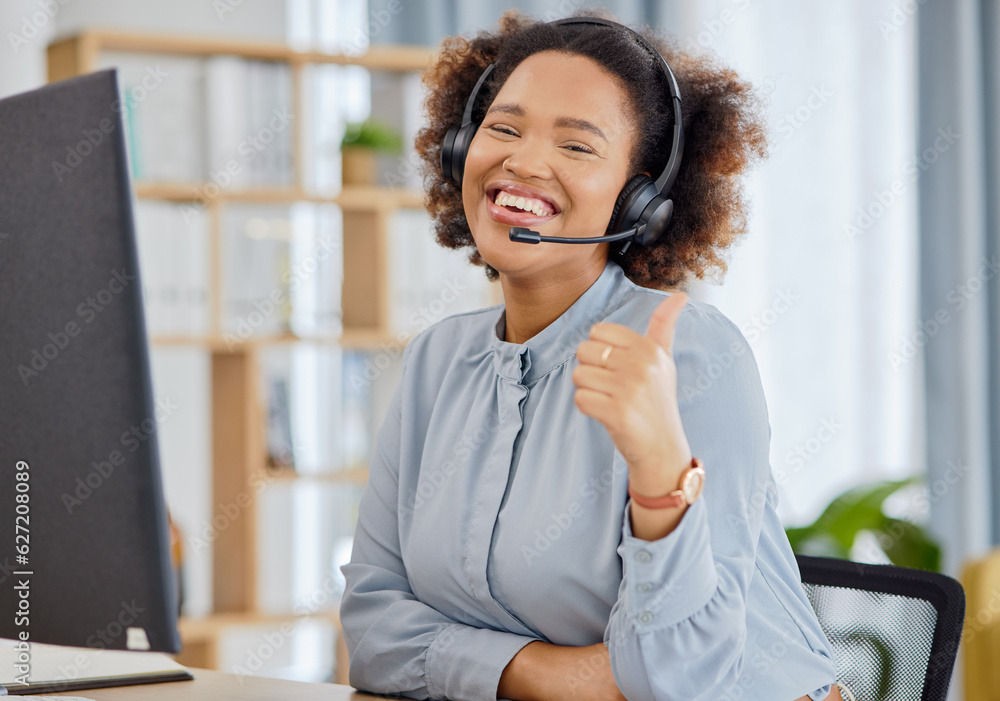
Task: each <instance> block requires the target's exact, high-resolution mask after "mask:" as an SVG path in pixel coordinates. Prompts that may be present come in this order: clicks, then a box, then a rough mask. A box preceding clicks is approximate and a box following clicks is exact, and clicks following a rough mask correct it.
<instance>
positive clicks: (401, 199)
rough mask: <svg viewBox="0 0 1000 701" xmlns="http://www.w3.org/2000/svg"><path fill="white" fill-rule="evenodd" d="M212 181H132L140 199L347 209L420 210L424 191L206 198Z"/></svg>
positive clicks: (233, 193) (282, 191)
mask: <svg viewBox="0 0 1000 701" xmlns="http://www.w3.org/2000/svg"><path fill="white" fill-rule="evenodd" d="M209 185H214V183H207V182H206V183H143V182H138V183H136V184H135V187H134V189H135V196H136V197H138V198H140V199H149V200H167V201H170V202H192V203H199V204H201V205H204V201H205V200H218V201H220V202H251V203H254V204H258V203H265V204H292V203H295V202H316V203H326V204H335V205H338V206H339V207H341V208H342V209H344V210H349V211H361V212H364V211H376V210H390V211H391V210H394V209H423V207H424V194H423V193H422V192H416V191H413V190H407V189H404V188H398V187H394V188H393V187H379V186H377V185H345V186H344V187H343V188H342V189H341V191H340V193H338V194H336V195H317V194H310V193H308V192H306V191H305V190H302V189H299V188H253V189H240V190H225V189H223V190H222V191H221V192H219V193H218V195H216V196H215V197H208V195H209V190H207V189H206V188H208V186H209Z"/></svg>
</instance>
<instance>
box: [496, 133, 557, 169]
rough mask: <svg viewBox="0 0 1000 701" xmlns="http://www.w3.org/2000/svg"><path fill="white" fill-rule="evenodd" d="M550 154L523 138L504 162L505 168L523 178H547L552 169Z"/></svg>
mask: <svg viewBox="0 0 1000 701" xmlns="http://www.w3.org/2000/svg"><path fill="white" fill-rule="evenodd" d="M547 159H548V154H546V152H545V149H544V148H542V147H541V146H539V145H538V144H534V143H531V141H530V140H529V139H523V140H522V141H521V143H520V144H518V147H517V148H515V149H513V150H512V151H511V152H510V155H509V156H507V158H506V160H504V162H503V169H504V170H505V171H506V172H508V173H510V174H511V175H516V176H518V177H521V178H530V177H536V178H547V177H549V175H551V173H552V170H551V168H550V167H549V164H548V160H547Z"/></svg>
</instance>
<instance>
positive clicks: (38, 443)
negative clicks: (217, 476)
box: [0, 70, 179, 652]
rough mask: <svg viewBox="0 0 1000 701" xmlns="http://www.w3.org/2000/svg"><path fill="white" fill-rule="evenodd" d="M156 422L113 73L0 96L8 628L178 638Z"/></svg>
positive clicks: (0, 357) (0, 451) (42, 633)
mask: <svg viewBox="0 0 1000 701" xmlns="http://www.w3.org/2000/svg"><path fill="white" fill-rule="evenodd" d="M157 425H158V423H157V407H156V403H155V402H154V398H153V395H152V388H151V379H150V370H149V351H148V344H147V341H146V329H145V321H144V317H143V308H142V288H141V283H140V276H139V266H138V256H137V250H136V244H135V233H134V228H133V218H132V199H131V190H130V181H129V172H128V158H127V152H126V147H125V137H124V132H123V113H122V103H121V101H120V95H119V89H118V81H117V74H116V71H114V70H106V71H101V72H98V73H93V74H90V75H86V76H81V77H78V78H73V79H70V80H66V81H62V82H60V83H54V84H51V85H47V86H45V87H43V88H41V89H38V90H34V91H31V92H27V93H22V94H19V95H15V96H12V97H9V98H6V99H4V100H0V637H4V638H14V639H17V638H19V637H23V636H24V635H25V633H24V631H27V635H28V636H29V637H30V639H31V640H34V641H37V642H48V643H56V644H63V645H79V646H89V647H107V648H116V649H127V648H130V647H131V648H137V647H142V642H143V637H145V638H146V639H147V640H148V642H149V646H150V649H153V650H161V651H170V652H172V651H176V650H177V649H178V647H179V640H178V637H177V630H176V615H177V611H176V604H175V603H173V602H175V601H176V595H175V592H174V582H173V576H172V570H171V565H170V551H169V535H168V533H167V528H166V514H165V507H164V499H163V490H162V484H161V481H160V466H159V457H158V456H159V452H158V449H157V432H156V428H157ZM24 485H27V486H24ZM19 495H23V496H19ZM22 536H23V537H22ZM19 573H20V574H19ZM21 585H24V586H21ZM137 629H141V631H138V632H137Z"/></svg>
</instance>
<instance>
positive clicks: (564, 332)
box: [492, 260, 631, 385]
mask: <svg viewBox="0 0 1000 701" xmlns="http://www.w3.org/2000/svg"><path fill="white" fill-rule="evenodd" d="M628 282H629V280H628V278H626V277H625V272H624V271H623V270H622V268H621V266H619V265H618V264H617V263H615V262H613V261H611V260H609V261H608V262H607V264H606V265H605V266H604V270H603V271H602V272H601V274H600V276H599V277H598V278H597V280H595V281H594V283H593V284H592V285H591V286H590V287H588V288H587V290H586V291H585V292H584V293H583V294H582V295H580V297H579V298H577V300H576V301H575V302H573V304H571V305H570V307H569V308H568V309H567V310H566V311H564V312H563V313H562V314H561V315H560V316H559V317H558V318H557V319H555V320H554V321H553V322H552V323H551V324H549V325H548V326H546V327H545V328H544V329H542V330H541V331H539V332H538V333H537V334H535V335H534V336H532V337H531V338H529V339H528V340H527V341H525V342H524V343H520V344H518V343H509V342H507V341H504V340H503V338H502V336H503V335H504V332H505V330H506V314H507V308H506V305H502V306H501V310H500V316H499V317H498V318H497V321H496V323H495V324H494V325H493V338H492V343H493V366H494V368H496V371H497V374H498V375H500V376H501V377H505V378H507V379H509V380H514V381H516V382H519V383H521V384H524V385H530V384H532V383H534V382H535V380H537V379H538V378H540V377H542V376H543V375H545V374H546V373H548V372H549V371H550V370H552V369H553V368H555V367H556V366H558V365H561V364H562V363H564V362H566V360H568V359H569V358H571V357H572V356H574V355H576V350H577V348H578V347H579V345H580V344H581V343H582V342H583V341H585V340H587V339H588V338H589V337H590V327H591V326H593V325H594V324H595V323H597V322H598V321H600V320H601V319H604V318H605V317H607V316H608V315H609V314H610V313H611V312H612V311H614V310H615V309H617V308H618V307H619V306H620V305H621V303H622V301H623V300H624V298H625V295H626V294H627V293H628V291H629V288H630V287H631V285H629V284H627V283H628Z"/></svg>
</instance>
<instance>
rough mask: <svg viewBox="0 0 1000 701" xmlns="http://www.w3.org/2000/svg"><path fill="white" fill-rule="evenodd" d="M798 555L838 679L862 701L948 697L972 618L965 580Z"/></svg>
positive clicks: (923, 700)
mask: <svg viewBox="0 0 1000 701" xmlns="http://www.w3.org/2000/svg"><path fill="white" fill-rule="evenodd" d="M795 559H796V560H797V561H798V565H799V572H800V574H801V576H802V584H803V587H804V589H805V590H806V595H807V596H808V597H809V602H810V603H811V604H812V607H813V609H814V610H815V611H816V616H817V618H819V623H820V626H821V627H822V628H823V632H824V633H826V636H827V638H828V639H829V640H830V644H831V646H832V647H833V652H834V659H835V661H836V666H837V679H838V681H841V682H843V683H844V684H845V685H846V686H847V687H848V688H849V689H850V691H851V692H852V693H853V694H854V696H855V698H856V699H857V701H944V699H945V697H946V696H947V693H948V683H949V681H950V680H951V672H952V669H953V667H954V665H955V657H956V656H957V654H958V643H959V640H960V638H961V634H962V623H963V620H964V617H965V590H964V589H962V585H961V584H959V583H958V581H956V580H954V579H952V578H951V577H948V576H946V575H943V574H938V573H936V572H926V571H924V570H917V569H911V568H908V567H896V566H894V565H869V564H863V563H860V562H850V561H847V560H838V559H833V558H827V557H813V556H809V555H798V554H797V555H796V556H795ZM845 698H846V697H845Z"/></svg>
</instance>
